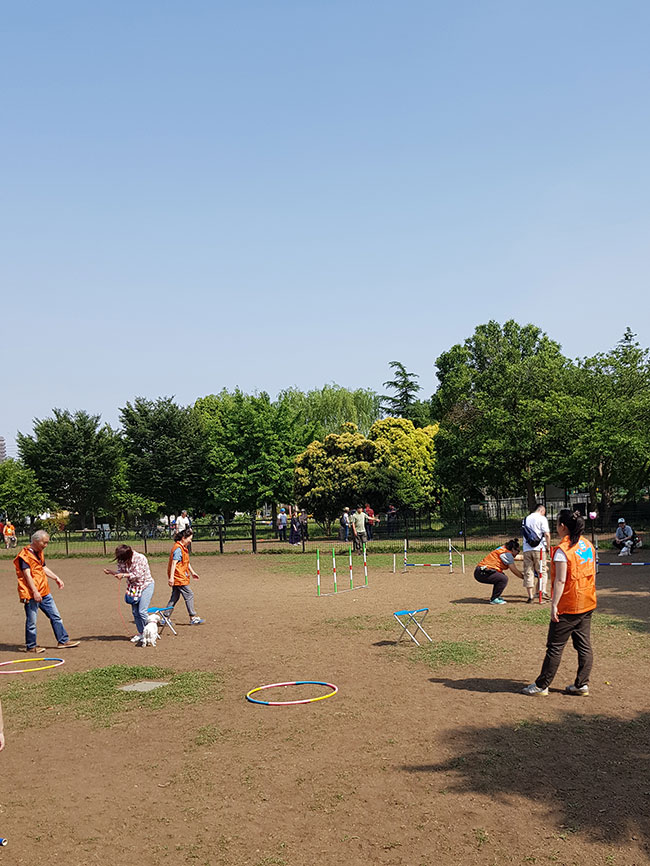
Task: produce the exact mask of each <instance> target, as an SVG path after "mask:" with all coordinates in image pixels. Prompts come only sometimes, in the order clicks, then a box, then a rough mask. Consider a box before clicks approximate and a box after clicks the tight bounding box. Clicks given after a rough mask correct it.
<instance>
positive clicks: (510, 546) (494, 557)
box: [474, 538, 523, 604]
mask: <svg viewBox="0 0 650 866" xmlns="http://www.w3.org/2000/svg"><path fill="white" fill-rule="evenodd" d="M518 553H519V541H518V540H517V539H516V538H513V539H512V540H511V541H506V543H505V544H502V545H501V547H497V548H496V550H492V551H491V552H490V553H488V555H487V556H485V557H483V559H482V560H481V561H480V562H479V564H478V565H477V566H476V568H475V569H474V580H477V581H478V582H479V583H491V584H492V598H491V599H490V604H507V602H506V601H505V600H504V599H503V598H501V596H502V594H503V592H504V590H505V588H506V586H507V585H508V577H507V575H506V574H504V572H506V571H508V569H510V571H511V572H512V573H513V574H515V575H517V577H519V578H523V574H522V573H521V572H520V571H519V569H518V568H517V566H516V565H515V556H517V554H518Z"/></svg>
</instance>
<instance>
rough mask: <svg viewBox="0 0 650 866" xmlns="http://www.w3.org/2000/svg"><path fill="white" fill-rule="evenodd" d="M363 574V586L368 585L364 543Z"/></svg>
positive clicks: (364, 546)
mask: <svg viewBox="0 0 650 866" xmlns="http://www.w3.org/2000/svg"><path fill="white" fill-rule="evenodd" d="M363 576H364V579H365V586H368V558H367V556H366V545H365V544H364V545H363Z"/></svg>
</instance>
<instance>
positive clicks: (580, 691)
mask: <svg viewBox="0 0 650 866" xmlns="http://www.w3.org/2000/svg"><path fill="white" fill-rule="evenodd" d="M564 691H565V692H566V694H567V695H577V696H578V697H581V698H586V697H587V695H588V694H589V686H580V688H578V687H577V686H567V687H566V688H565V690H564Z"/></svg>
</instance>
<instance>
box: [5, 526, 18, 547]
mask: <svg viewBox="0 0 650 866" xmlns="http://www.w3.org/2000/svg"><path fill="white" fill-rule="evenodd" d="M2 535H3V536H4V540H5V545H6V548H7V550H9V548H10V547H15V546H16V528H15V526H14V525H13V523H12V522H11V520H7V522H6V523H5V525H4V527H3V529H2Z"/></svg>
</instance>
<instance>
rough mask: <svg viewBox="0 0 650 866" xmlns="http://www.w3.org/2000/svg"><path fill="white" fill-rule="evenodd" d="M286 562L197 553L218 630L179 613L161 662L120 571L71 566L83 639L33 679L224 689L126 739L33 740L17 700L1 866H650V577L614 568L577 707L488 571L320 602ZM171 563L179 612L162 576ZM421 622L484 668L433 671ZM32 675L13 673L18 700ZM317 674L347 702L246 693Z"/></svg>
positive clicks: (8, 720)
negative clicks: (301, 701) (198, 679)
mask: <svg viewBox="0 0 650 866" xmlns="http://www.w3.org/2000/svg"><path fill="white" fill-rule="evenodd" d="M286 559H288V558H284V557H280V556H269V555H267V556H263V555H260V556H258V557H253V556H250V555H244V556H224V557H217V556H215V557H196V558H195V560H194V565H195V567H196V568H197V570H199V572H200V573H201V577H202V579H201V581H200V582H198V583H195V584H194V589H195V592H196V601H197V609H198V611H199V613H200V614H201V615H202V616H204V617H205V618H206V623H205V625H203V626H199V627H189V626H187V625H186V616H185V613H184V611H180V609H179V613H178V615H177V617H176V621H177V622H178V624H179V627H178V636H177V637H174V636H173V635H165V636H164V638H163V639H162V640H161V641H160V643H159V644H158V646H157V647H156V648H155V649H154V648H146V649H140V648H137V647H135V646H134V645H132V644H131V643H129V641H128V639H127V638H128V636H130V634H132V632H128V633H127V632H126V631H125V629H124V625H123V622H122V620H121V618H120V616H119V613H118V608H119V609H121V610H122V611H123V613H124V615H125V616H126V613H127V611H128V608H126V606H125V605H124V604H123V603H122V602H121V601H120V599H121V593H120V592H119V590H118V587H117V584H116V582H115V581H114V580H113V579H112V578H109V577H105V576H104V575H103V574H102V573H101V567H102V565H103V564H104V563H103V562H102V561H101V560H57V561H54V560H53V561H52V562H51V565H52V567H53V568H54V569H55V570H56V571H57V573H59V574H60V576H61V577H63V579H64V580H65V581H66V587H65V589H64V590H62V591H60V592H59V591H57V590H56V588H55V589H54V591H53V592H54V595H55V598H56V600H57V603H58V604H59V608H60V610H61V613H62V615H63V619H64V622H65V624H66V627H67V628H68V631H69V632H70V635H71V637H73V638H79V639H81V640H82V641H83V642H82V645H81V646H80V647H79V648H78V649H75V650H69V651H68V652H67V653H66V655H65V658H66V664H65V666H63V667H61V668H57V669H55V670H49V671H46V672H43V673H41V674H38V673H37V674H25V675H22V676H21V677H20V679H21V683H23V682H24V681H26V680H27V678H28V677H32V678H40V679H39V681H42V680H43V678H46V677H51V678H54V677H57V676H60V675H61V673H63V672H65V673H70V672H73V671H86V670H89V669H91V668H97V667H103V666H105V665H109V664H143V663H147V664H157V665H161V666H165V667H169V668H172V669H174V670H176V671H188V670H200V671H214V672H216V673H217V674H218V675H219V678H220V681H221V694H220V697H219V699H210V700H207V701H205V702H203V703H199V704H194V705H191V706H179V705H175V706H171V707H167V708H166V709H160V710H154V711H144V710H138V711H137V712H133V711H132V712H128V713H125V714H123V715H121V716H119V717H118V718H117V721H116V723H115V724H114V725H113V726H112V727H109V728H105V727H104V728H97V727H93V725H92V724H91V723H90V722H88V721H84V720H79V719H76V718H75V717H74V715H72V714H70V713H64V712H63V713H60V712H59V711H57V710H56V709H54V708H53V709H52V710H51V711H50V712H46V713H44V715H43V718H41V719H40V720H38V723H37V724H36V725H35V726H33V727H29V728H26V729H24V730H20V729H17V728H16V726H15V724H14V723H13V722H12V717H11V715H10V714H9V713H8V712H7V708H6V707H5V729H6V736H7V747H6V749H5V751H4V752H3V753H2V754H0V836H5V837H7V838H8V839H9V845H8V846H7V847H6V848H2V849H0V866H5V864H10V863H11V864H14V863H25V864H30V866H40V864H52V863H65V864H66V866H77V864H79V866H81V864H84V866H85V864H92V863H96V862H104V861H107V860H108V861H109V862H111V863H112V864H113V866H122V864H124V866H127V864H128V866H132V864H137V863H145V864H158V863H162V864H185V863H188V864H206V866H207V864H227V866H244V864H250V866H303V864H314V863H318V864H327V866H329V864H361V863H368V862H370V863H377V864H409V866H420V864H470V866H471V864H477V866H478V864H485V866H488V864H499V866H500V864H509V863H513V864H527V863H537V864H540V863H541V864H546V863H555V864H567V866H568V864H580V866H583V864H610V863H611V864H616V866H633V864H634V866H640V864H646V863H647V862H648V860H649V859H650V858H649V853H650V739H649V733H650V724H649V720H650V712H649V710H650V701H649V700H648V675H647V671H648V663H649V661H650V596H649V593H648V589H649V586H650V569H646V568H629V567H628V568H609V569H603V570H602V571H601V575H600V578H599V614H598V615H597V617H596V621H595V623H594V649H595V654H596V663H595V667H594V672H593V676H592V682H591V689H592V694H591V696H590V697H589V698H571V697H567V696H565V695H563V694H562V692H561V689H562V687H563V686H564V685H566V684H567V683H569V682H572V680H573V676H574V670H575V653H574V651H573V649H572V648H571V647H570V646H569V647H567V650H566V652H565V658H564V661H563V664H562V668H561V670H560V673H559V675H558V678H557V680H556V682H555V683H554V687H553V689H552V692H551V694H550V695H549V696H548V697H544V698H527V697H525V696H523V695H521V694H520V693H519V690H520V689H521V687H522V686H523V685H525V684H526V683H528V682H531V681H532V679H534V677H535V676H536V675H537V673H538V671H539V666H540V664H541V660H542V657H543V651H544V641H545V634H546V629H545V626H544V624H543V623H541V622H538V621H536V619H535V617H539V615H540V610H539V608H537V607H536V606H534V605H526V604H524V598H523V592H522V590H521V585H520V584H519V582H518V581H514V580H511V583H510V586H509V587H508V590H506V594H505V598H506V599H507V600H508V602H509V604H508V605H507V606H504V607H502V608H495V607H490V606H488V605H487V604H486V603H485V602H486V600H487V597H488V587H485V586H481V585H479V584H477V583H476V582H475V581H474V580H473V579H472V576H471V573H470V571H471V569H468V573H467V575H465V576H463V575H461V574H457V573H456V574H453V575H449V574H448V573H445V571H444V570H442V569H440V570H432V569H422V570H421V571H420V570H415V569H413V570H411V571H410V572H409V573H408V574H406V575H402V574H399V573H398V574H395V575H393V574H391V573H390V571H389V567H388V562H389V558H388V557H386V558H385V561H384V560H382V561H381V564H380V565H379V566H378V565H377V562H378V560H374V561H371V569H370V586H369V587H368V588H367V589H361V590H359V591H355V592H347V593H341V594H339V595H338V596H336V597H334V596H328V597H322V598H317V597H316V594H315V578H314V575H313V574H311V573H308V574H300V573H297V571H299V570H300V569H301V568H302V567H303V564H304V567H305V568H309V567H310V566H311V565H312V559H311V557H309V559H308V560H307V559H305V560H304V562H303V563H301V564H298V565H296V563H295V561H293V559H294V558H291V560H292V562H291V563H287V562H286V561H285V560H286ZM391 561H392V560H391ZM355 565H356V563H355ZM152 569H153V572H154V576H155V577H156V578H157V584H158V586H157V590H156V595H155V601H156V603H164V602H165V601H166V600H167V587H166V586H165V583H164V580H163V572H164V563H163V562H162V561H161V560H153V561H152ZM340 570H341V571H342V572H343V574H344V575H345V562H342V563H341V565H340ZM323 571H324V572H326V571H327V569H326V568H325V565H323ZM346 579H347V578H345V577H341V578H340V586H341V587H342V586H343V584H344V583H345V580H346ZM330 580H331V579H330V577H329V575H327V576H324V578H323V582H324V584H325V583H326V582H327V583H328V584H329V582H330ZM325 588H327V587H325V586H324V589H325ZM0 593H1V598H2V605H1V606H0V661H8V660H11V659H15V658H19V657H20V655H19V654H18V653H17V652H16V646H17V645H20V644H21V643H22V640H23V613H22V609H21V607H20V605H19V604H18V602H17V595H16V591H15V577H14V575H13V571H12V569H11V567H10V565H9V564H8V563H2V565H1V566H0ZM422 606H428V607H429V608H430V611H431V612H430V615H429V619H428V630H429V632H430V634H431V635H432V637H433V638H434V641H436V642H443V641H444V642H455V643H454V645H455V646H457V647H460V648H461V649H462V647H464V646H471V647H473V648H474V649H475V650H477V651H478V652H479V656H480V660H479V661H474V662H471V661H470V662H469V663H468V664H462V663H461V662H462V659H460V658H459V659H458V660H454V658H453V657H446V656H443V657H442V659H441V660H440V661H439V662H438V663H437V665H436V664H435V656H434V657H432V659H433V663H434V665H433V667H432V666H431V664H429V663H427V661H426V659H425V658H423V657H419V656H418V655H417V651H416V650H415V647H414V645H413V644H410V645H407V644H406V643H405V642H404V641H402V643H400V644H396V642H395V641H396V638H397V634H398V632H397V629H396V628H394V627H393V626H394V623H393V622H392V620H391V616H392V612H393V611H395V610H398V609H401V608H409V607H413V608H416V607H422ZM534 608H535V609H534ZM39 617H40V619H39V640H40V641H41V642H43V643H44V644H45V645H46V646H47V647H49V648H53V646H54V643H53V640H52V633H51V630H50V628H49V625H48V623H47V621H46V620H45V618H44V617H43V616H42V615H39ZM466 642H469V643H466ZM450 645H451V644H449V643H446V644H444V646H448V647H449V646H450ZM54 654H56V653H54ZM17 679H18V677H15V676H11V677H10V676H6V677H1V678H0V680H1V681H0V696H1V695H2V694H3V693H6V689H7V688H8V687H9V685H10V682H11V683H14V682H15V681H16V680H17ZM301 679H309V680H324V681H328V682H331V683H335V684H336V685H337V686H338V688H339V693H338V694H337V695H335V696H334V697H332V698H329V699H327V700H323V701H318V702H316V703H313V704H307V705H302V706H291V707H266V706H256V705H253V704H251V703H249V702H247V701H246V700H245V694H246V692H247V691H248V690H249V689H251V688H253V687H255V686H258V685H262V684H266V683H273V682H278V681H289V680H301ZM8 681H10V682H8ZM29 682H30V683H31V682H34V680H29ZM306 688H307V687H302V689H303V690H302V691H301V690H299V689H296V688H294V689H286V690H276V693H277V692H281V693H280V694H275V697H276V699H280V700H282V699H284V700H291V699H292V698H296V697H302V696H304V694H305V692H304V689H306ZM316 693H318V690H316V691H315V692H311V693H310V694H316ZM266 694H269V693H266Z"/></svg>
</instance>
